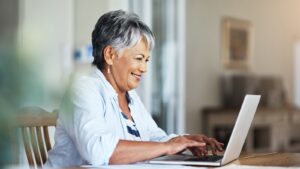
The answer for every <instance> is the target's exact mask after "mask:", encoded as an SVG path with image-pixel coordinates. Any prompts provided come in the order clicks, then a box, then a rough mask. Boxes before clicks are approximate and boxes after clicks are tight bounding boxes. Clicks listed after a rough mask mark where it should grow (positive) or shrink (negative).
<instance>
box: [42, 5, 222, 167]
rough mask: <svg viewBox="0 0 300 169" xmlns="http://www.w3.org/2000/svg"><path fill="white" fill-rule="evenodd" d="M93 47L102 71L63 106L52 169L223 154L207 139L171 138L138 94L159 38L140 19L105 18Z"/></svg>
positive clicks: (115, 14) (74, 89) (119, 14)
mask: <svg viewBox="0 0 300 169" xmlns="http://www.w3.org/2000/svg"><path fill="white" fill-rule="evenodd" d="M92 44H93V56H94V61H93V65H95V66H96V67H95V68H94V71H93V72H92V73H91V74H90V75H88V76H83V77H81V78H79V79H77V80H75V82H74V83H73V85H72V86H71V89H70V95H69V97H66V98H65V100H64V101H63V104H62V107H61V108H60V111H59V118H58V121H57V127H56V136H55V145H54V147H53V150H51V151H50V152H49V157H48V160H47V162H46V167H54V168H59V167H71V166H80V165H87V164H90V165H94V166H99V165H107V164H128V163H134V162H138V161H144V160H149V159H151V158H155V157H158V156H161V155H167V154H176V153H179V152H182V151H183V150H185V149H190V150H191V151H192V153H194V154H195V155H197V156H201V155H205V154H207V150H206V147H205V146H206V145H208V146H211V147H213V149H212V150H213V153H216V151H221V150H222V145H223V144H222V143H219V142H218V141H216V140H215V139H210V138H208V137H206V136H204V135H188V136H177V135H175V134H171V135H167V134H166V133H165V132H164V131H163V130H162V129H160V128H159V127H158V126H157V125H156V123H155V122H154V120H153V119H152V117H151V115H150V114H149V113H148V111H147V110H146V109H145V107H144V105H143V103H142V102H141V100H140V98H139V97H138V95H137V93H136V92H135V91H134V90H133V89H135V88H136V87H138V85H139V84H140V81H141V78H142V75H143V74H144V73H145V72H146V71H147V63H148V61H149V56H150V52H151V50H152V49H153V47H154V38H153V34H152V32H151V30H150V29H149V27H148V26H147V25H146V24H145V23H144V22H142V21H141V20H140V18H139V17H138V16H137V15H136V14H133V13H127V12H124V11H122V10H118V11H112V12H108V13H106V14H104V15H103V16H101V17H100V19H99V20H98V22H97V24H96V25H95V29H94V31H93V34H92ZM68 93H69V92H68ZM145 152H146V153H145Z"/></svg>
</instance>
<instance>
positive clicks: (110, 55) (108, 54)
mask: <svg viewBox="0 0 300 169" xmlns="http://www.w3.org/2000/svg"><path fill="white" fill-rule="evenodd" d="M103 54H104V60H105V62H106V64H108V65H112V64H113V60H114V58H115V57H116V53H115V50H114V48H113V47H112V46H110V45H108V46H106V47H105V48H104V50H103Z"/></svg>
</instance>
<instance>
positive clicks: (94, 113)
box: [63, 80, 119, 165]
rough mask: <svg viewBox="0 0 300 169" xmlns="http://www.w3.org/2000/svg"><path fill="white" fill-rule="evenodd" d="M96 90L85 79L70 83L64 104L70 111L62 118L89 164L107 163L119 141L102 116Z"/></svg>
mask: <svg viewBox="0 0 300 169" xmlns="http://www.w3.org/2000/svg"><path fill="white" fill-rule="evenodd" d="M99 90H100V89H99V87H98V86H97V85H96V84H94V83H93V82H90V81H88V80H82V82H77V83H76V84H75V85H73V87H72V89H71V95H70V97H69V98H70V104H69V106H67V107H71V110H72V111H71V112H66V113H64V118H63V119H64V124H65V128H66V131H67V132H68V133H69V135H70V136H71V138H72V141H73V142H74V144H75V146H76V148H77V150H78V152H79V154H80V155H81V157H82V158H83V159H84V160H85V161H86V162H87V163H88V164H91V165H107V164H108V163H109V159H110V157H111V155H112V153H113V151H114V149H115V147H116V145H117V143H118V141H119V138H118V137H117V135H116V134H115V133H114V132H113V131H112V129H111V128H109V127H108V125H107V122H106V120H105V119H104V114H105V103H104V99H103V96H101V94H100V91H99Z"/></svg>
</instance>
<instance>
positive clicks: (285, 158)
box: [232, 153, 300, 167]
mask: <svg viewBox="0 0 300 169" xmlns="http://www.w3.org/2000/svg"><path fill="white" fill-rule="evenodd" d="M232 163H233V164H237V165H250V166H278V167H300V153H272V154H263V153H260V154H251V155H243V156H241V157H240V158H239V159H238V160H235V161H233V162H232Z"/></svg>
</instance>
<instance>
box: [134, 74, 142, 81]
mask: <svg viewBox="0 0 300 169" xmlns="http://www.w3.org/2000/svg"><path fill="white" fill-rule="evenodd" d="M131 74H132V75H133V76H134V77H135V78H136V79H137V80H141V78H142V75H137V74H134V73H131Z"/></svg>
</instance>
